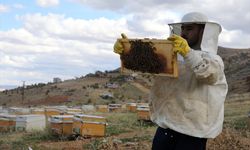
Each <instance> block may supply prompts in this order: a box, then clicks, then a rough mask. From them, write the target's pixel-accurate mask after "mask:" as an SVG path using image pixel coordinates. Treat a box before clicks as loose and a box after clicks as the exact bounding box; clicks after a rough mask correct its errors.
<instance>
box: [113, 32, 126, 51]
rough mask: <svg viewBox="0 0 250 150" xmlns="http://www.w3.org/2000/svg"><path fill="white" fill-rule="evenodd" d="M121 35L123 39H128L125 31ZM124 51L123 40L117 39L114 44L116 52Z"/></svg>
mask: <svg viewBox="0 0 250 150" xmlns="http://www.w3.org/2000/svg"><path fill="white" fill-rule="evenodd" d="M121 36H122V38H123V39H127V36H126V35H125V34H124V33H122V34H121ZM123 51H124V48H123V45H122V43H121V41H120V40H117V41H116V42H115V44H114V52H115V53H117V54H122V53H123Z"/></svg>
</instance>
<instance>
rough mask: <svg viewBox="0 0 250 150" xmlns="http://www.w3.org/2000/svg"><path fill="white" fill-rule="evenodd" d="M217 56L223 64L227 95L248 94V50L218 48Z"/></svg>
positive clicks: (249, 53)
mask: <svg viewBox="0 0 250 150" xmlns="http://www.w3.org/2000/svg"><path fill="white" fill-rule="evenodd" d="M218 54H219V55H220V56H221V57H222V59H223V61H224V64H225V74H226V78H227V82H228V84H229V94H235V93H239V94H242V93H246V92H250V49H231V48H224V47H219V49H218Z"/></svg>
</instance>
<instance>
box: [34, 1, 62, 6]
mask: <svg viewBox="0 0 250 150" xmlns="http://www.w3.org/2000/svg"><path fill="white" fill-rule="evenodd" d="M36 2H37V4H38V5H39V6H40V7H51V6H57V5H59V3H60V1H59V0H36Z"/></svg>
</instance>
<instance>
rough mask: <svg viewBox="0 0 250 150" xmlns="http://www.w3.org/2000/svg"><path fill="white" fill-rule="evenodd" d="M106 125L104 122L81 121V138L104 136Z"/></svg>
mask: <svg viewBox="0 0 250 150" xmlns="http://www.w3.org/2000/svg"><path fill="white" fill-rule="evenodd" d="M105 131H106V123H104V122H86V121H83V128H82V132H81V135H82V136H97V137H103V136H105Z"/></svg>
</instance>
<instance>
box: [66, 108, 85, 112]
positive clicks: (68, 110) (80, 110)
mask: <svg viewBox="0 0 250 150" xmlns="http://www.w3.org/2000/svg"><path fill="white" fill-rule="evenodd" d="M65 111H66V112H75V113H82V109H78V108H66V110H65Z"/></svg>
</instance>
